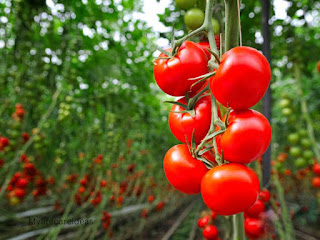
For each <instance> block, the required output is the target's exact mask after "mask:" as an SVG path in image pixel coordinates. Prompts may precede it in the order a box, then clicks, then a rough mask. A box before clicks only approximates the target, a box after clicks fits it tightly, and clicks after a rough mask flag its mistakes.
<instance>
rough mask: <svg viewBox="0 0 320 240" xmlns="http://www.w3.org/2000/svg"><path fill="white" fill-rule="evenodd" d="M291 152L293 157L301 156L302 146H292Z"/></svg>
mask: <svg viewBox="0 0 320 240" xmlns="http://www.w3.org/2000/svg"><path fill="white" fill-rule="evenodd" d="M289 153H290V155H291V156H293V157H299V156H301V153H302V151H301V148H300V147H291V148H290V150H289Z"/></svg>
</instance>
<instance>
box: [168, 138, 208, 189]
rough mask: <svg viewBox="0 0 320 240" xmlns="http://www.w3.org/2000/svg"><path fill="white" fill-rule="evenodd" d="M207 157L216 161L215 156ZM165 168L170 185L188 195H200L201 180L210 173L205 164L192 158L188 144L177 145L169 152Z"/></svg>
mask: <svg viewBox="0 0 320 240" xmlns="http://www.w3.org/2000/svg"><path fill="white" fill-rule="evenodd" d="M205 156H206V158H209V160H211V161H214V158H213V154H212V155H209V154H207V155H205ZM163 168H164V172H165V174H166V177H167V179H168V181H169V182H170V184H171V185H172V186H173V187H174V188H176V189H177V190H179V191H181V192H183V193H186V194H198V193H200V187H201V180H202V178H203V176H204V175H205V174H206V173H207V172H208V169H207V168H206V166H205V164H204V163H202V162H201V161H200V160H197V159H195V158H193V157H192V155H191V153H190V152H189V149H188V146H187V145H186V144H179V145H175V146H173V147H172V148H170V149H169V150H168V152H167V153H166V155H165V157H164V160H163Z"/></svg>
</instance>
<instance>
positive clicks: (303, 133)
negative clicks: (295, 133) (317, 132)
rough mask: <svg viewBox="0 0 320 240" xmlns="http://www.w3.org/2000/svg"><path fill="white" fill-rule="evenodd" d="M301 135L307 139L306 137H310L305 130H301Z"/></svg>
mask: <svg viewBox="0 0 320 240" xmlns="http://www.w3.org/2000/svg"><path fill="white" fill-rule="evenodd" d="M299 135H300V137H306V136H308V132H307V130H305V129H301V130H299Z"/></svg>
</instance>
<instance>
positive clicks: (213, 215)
mask: <svg viewBox="0 0 320 240" xmlns="http://www.w3.org/2000/svg"><path fill="white" fill-rule="evenodd" d="M217 216H218V214H216V213H215V212H214V211H211V219H212V221H214V220H215V219H216V218H217Z"/></svg>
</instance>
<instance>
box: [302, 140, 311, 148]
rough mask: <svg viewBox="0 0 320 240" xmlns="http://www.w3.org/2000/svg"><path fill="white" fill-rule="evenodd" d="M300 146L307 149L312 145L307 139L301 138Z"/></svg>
mask: <svg viewBox="0 0 320 240" xmlns="http://www.w3.org/2000/svg"><path fill="white" fill-rule="evenodd" d="M301 145H302V146H303V147H305V148H309V147H311V145H312V143H311V141H310V139H309V138H303V139H301Z"/></svg>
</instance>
